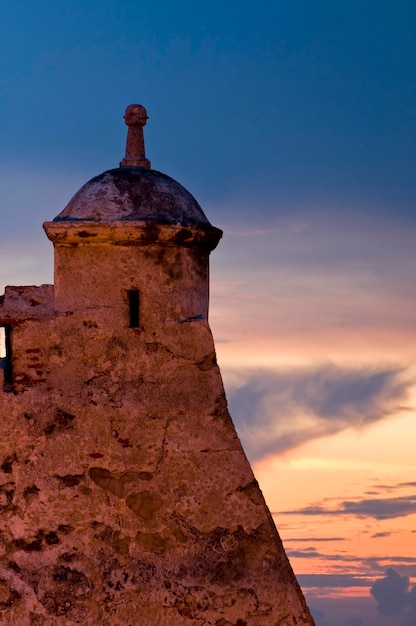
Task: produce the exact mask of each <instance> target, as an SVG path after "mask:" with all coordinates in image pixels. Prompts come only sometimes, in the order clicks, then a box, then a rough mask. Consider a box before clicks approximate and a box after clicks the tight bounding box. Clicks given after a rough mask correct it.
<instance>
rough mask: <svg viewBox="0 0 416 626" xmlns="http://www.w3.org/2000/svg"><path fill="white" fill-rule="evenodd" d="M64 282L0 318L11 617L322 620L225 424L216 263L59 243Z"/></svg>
mask: <svg viewBox="0 0 416 626" xmlns="http://www.w3.org/2000/svg"><path fill="white" fill-rule="evenodd" d="M55 275H56V285H55V296H56V297H55V298H54V297H53V288H52V286H43V287H41V288H30V289H22V288H13V289H10V290H8V292H7V293H6V297H5V299H4V302H3V305H2V306H1V308H0V323H6V322H5V321H6V320H8V322H7V323H9V322H13V329H12V348H13V353H12V354H13V367H14V377H15V381H14V390H13V391H9V392H7V391H2V392H0V545H1V562H0V563H1V565H0V624H11V625H15V626H34V625H38V624H39V625H43V626H55V625H62V626H63V625H65V626H72V625H74V624H86V625H91V626H93V625H94V626H97V625H103V626H107V625H108V626H110V625H111V626H121V625H122V626H137V625H139V624H140V626H196V625H201V626H203V625H215V626H248V625H249V626H278V625H279V626H295V625H296V626H300V625H302V624H303V625H305V624H308V625H312V624H313V620H312V618H311V616H310V613H309V611H308V609H307V607H306V605H305V602H304V599H303V596H302V594H301V592H300V590H299V587H298V585H297V582H296V580H295V577H294V575H293V573H292V570H291V568H290V565H289V562H288V560H287V558H286V555H285V553H284V550H283V547H282V545H281V542H280V539H279V537H278V534H277V532H276V529H275V527H274V524H273V520H272V519H271V516H270V514H269V512H268V510H267V507H266V505H265V503H264V500H263V497H262V494H261V492H260V490H259V488H258V485H257V483H256V481H255V479H254V476H253V474H252V471H251V468H250V466H249V464H248V462H247V460H246V458H245V455H244V453H243V451H242V448H241V445H240V442H239V440H238V437H237V435H236V433H235V430H234V427H233V424H232V421H231V418H230V416H229V414H228V410H227V404H226V400H225V396H224V390H223V386H222V382H221V376H220V372H219V369H218V366H217V364H216V359H215V351H214V344H213V340H212V336H211V332H210V329H209V326H208V322H207V313H208V310H207V307H208V282H207V281H208V252H206V251H204V250H198V249H197V248H195V247H193V246H189V247H180V246H173V245H170V246H158V245H157V244H149V245H146V246H132V245H116V244H111V245H110V244H109V243H108V242H107V243H105V244H103V245H67V244H65V245H59V244H56V267H55ZM130 289H139V290H140V294H141V312H140V327H139V328H129V311H128V307H129V305H128V299H127V298H126V293H127V291H128V290H130ZM35 300H36V302H35ZM1 320H3V322H2V321H1Z"/></svg>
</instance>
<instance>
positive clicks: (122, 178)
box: [54, 166, 210, 226]
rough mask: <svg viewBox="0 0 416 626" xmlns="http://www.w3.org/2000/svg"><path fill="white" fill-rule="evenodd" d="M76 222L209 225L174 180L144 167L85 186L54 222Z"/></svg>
mask: <svg viewBox="0 0 416 626" xmlns="http://www.w3.org/2000/svg"><path fill="white" fill-rule="evenodd" d="M77 220H88V221H95V222H96V221H103V222H114V221H119V220H123V221H125V220H126V221H146V222H157V223H159V224H182V225H184V226H194V225H201V226H202V225H204V226H210V223H209V221H208V219H207V218H206V216H205V215H204V212H203V211H202V209H201V207H200V206H199V204H198V202H197V201H196V200H195V198H194V197H193V196H192V195H191V194H190V193H189V191H187V190H186V189H185V188H184V187H182V185H180V184H179V183H177V182H176V181H175V180H173V178H170V176H166V174H162V173H161V172H157V171H156V170H151V169H146V168H145V167H126V166H122V167H119V168H116V169H113V170H108V171H106V172H103V173H102V174H100V175H99V176H95V177H94V178H92V179H91V180H90V181H88V182H87V183H85V185H83V186H82V187H81V189H80V190H79V191H78V192H77V193H76V194H75V196H74V197H73V198H72V199H71V200H70V202H69V204H68V205H67V206H66V207H65V209H64V210H63V211H62V212H61V213H59V215H58V216H57V217H55V219H54V222H62V221H77Z"/></svg>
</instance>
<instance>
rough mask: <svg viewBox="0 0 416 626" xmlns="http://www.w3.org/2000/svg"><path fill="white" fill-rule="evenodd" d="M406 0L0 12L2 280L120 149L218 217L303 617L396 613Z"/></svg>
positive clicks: (30, 264)
mask: <svg viewBox="0 0 416 626" xmlns="http://www.w3.org/2000/svg"><path fill="white" fill-rule="evenodd" d="M415 22H416V5H415V4H414V2H413V0H412V1H410V0H400V2H395V3H393V2H392V1H391V0H377V1H376V0H360V1H359V2H358V1H357V0H349V1H348V2H342V1H338V2H334V1H333V0H315V1H313V2H312V1H311V0H258V1H257V2H256V3H254V4H253V3H252V2H248V1H246V0H239V1H238V2H237V1H236V0H222V2H218V1H217V0H211V1H210V2H207V1H206V0H198V2H195V1H192V2H191V0H176V2H174V3H173V2H168V1H167V0H159V1H155V2H153V3H139V2H137V1H136V2H134V1H133V0H100V1H99V2H98V1H97V0H88V2H85V1H83V2H81V1H80V0H71V2H69V1H64V0H54V1H53V2H52V0H39V1H38V2H36V3H34V2H31V1H29V0H21V2H19V3H18V4H13V3H5V4H4V6H2V16H1V21H0V68H1V71H0V146H1V147H0V291H2V285H8V284H17V285H25V284H41V283H45V282H46V283H50V282H52V281H53V256H52V247H51V244H50V242H48V240H47V239H46V237H45V235H44V233H43V230H42V222H43V221H45V220H50V219H53V217H54V216H55V215H57V214H58V213H59V212H60V211H61V210H62V209H63V208H64V207H65V205H66V204H67V202H68V201H69V199H70V198H71V197H72V195H73V194H74V193H75V192H76V191H77V189H78V188H79V187H81V185H82V184H83V183H85V182H86V181H87V180H88V179H90V178H91V177H92V176H95V175H97V174H99V173H101V172H102V171H104V170H106V169H110V168H112V167H117V166H118V163H119V161H120V159H121V158H122V157H123V156H124V146H125V126H124V123H123V119H122V116H123V113H124V109H125V107H126V106H127V105H128V104H130V103H133V102H138V103H141V104H143V105H145V106H146V108H147V110H148V114H149V120H148V124H147V126H146V128H145V138H146V153H147V157H148V158H149V159H150V160H151V161H152V167H153V168H154V169H157V170H159V171H162V172H164V173H166V174H169V175H170V176H172V177H173V178H175V179H176V180H178V181H179V182H181V183H182V184H183V185H184V186H185V187H186V188H187V189H188V190H189V191H190V192H191V193H192V194H193V195H194V196H195V197H196V198H197V199H198V201H199V203H200V204H201V206H202V207H203V209H204V211H205V213H206V214H207V216H208V217H209V219H210V221H211V222H212V223H213V224H214V225H215V226H217V227H219V228H222V229H223V231H224V236H223V239H222V241H221V242H220V244H219V246H218V249H217V250H215V251H214V252H213V253H212V255H211V300H210V303H211V304H210V323H211V328H212V331H213V334H214V339H215V343H216V349H217V354H218V361H219V364H220V367H221V371H222V374H223V378H224V382H225V386H226V391H227V396H228V400H229V405H230V410H231V414H232V416H233V419H234V421H235V424H236V427H237V430H238V433H239V435H240V437H241V440H242V442H243V445H244V448H245V450H246V452H247V455H248V457H249V459H250V461H251V463H252V466H253V469H254V472H255V474H256V477H257V479H258V480H259V482H260V485H261V487H262V490H263V492H264V495H265V497H266V501H267V503H268V505H269V508H270V510H271V511H272V513H273V517H274V519H275V521H276V525H277V527H278V529H279V532H280V534H281V536H282V539H283V542H284V545H285V548H286V551H287V553H288V556H289V558H290V560H291V563H292V566H293V568H294V571H295V573H296V575H297V577H298V579H299V581H300V584H301V586H302V589H303V591H304V593H305V595H306V597H307V600H308V602H309V604H310V607H311V609H312V612H313V614H314V616H315V619H316V622H317V626H414V624H415V622H416V524H415V522H416V455H415V453H414V448H415V441H416V438H415V434H416V424H415V413H416V347H415V346H416V330H415V317H416V290H415V275H416V246H415V238H416V207H415V198H416V176H415V173H414V172H415V168H416V37H415Z"/></svg>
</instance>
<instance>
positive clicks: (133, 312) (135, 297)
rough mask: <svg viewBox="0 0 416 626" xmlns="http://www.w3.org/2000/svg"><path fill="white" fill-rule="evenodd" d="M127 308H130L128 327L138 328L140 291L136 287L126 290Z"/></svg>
mask: <svg viewBox="0 0 416 626" xmlns="http://www.w3.org/2000/svg"><path fill="white" fill-rule="evenodd" d="M128 296H129V308H130V324H129V327H130V328H139V326H140V292H139V290H138V289H131V290H130V291H128Z"/></svg>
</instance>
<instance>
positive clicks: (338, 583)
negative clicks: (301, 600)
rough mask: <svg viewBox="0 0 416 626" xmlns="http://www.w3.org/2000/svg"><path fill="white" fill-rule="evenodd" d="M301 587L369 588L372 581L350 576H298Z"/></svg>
mask: <svg viewBox="0 0 416 626" xmlns="http://www.w3.org/2000/svg"><path fill="white" fill-rule="evenodd" d="M297 578H298V581H299V583H300V586H301V587H344V588H347V587H369V586H370V585H371V583H372V580H371V579H369V578H366V577H361V576H351V575H349V574H298V576H297Z"/></svg>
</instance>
